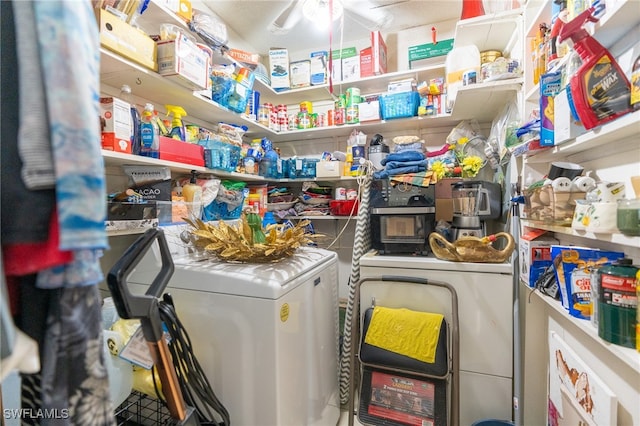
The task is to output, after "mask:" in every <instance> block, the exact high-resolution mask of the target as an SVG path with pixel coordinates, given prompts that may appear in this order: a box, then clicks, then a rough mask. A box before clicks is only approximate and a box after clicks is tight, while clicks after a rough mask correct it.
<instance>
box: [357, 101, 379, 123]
mask: <svg viewBox="0 0 640 426" xmlns="http://www.w3.org/2000/svg"><path fill="white" fill-rule="evenodd" d="M358 118H359V119H360V122H363V121H375V120H380V101H379V100H378V96H366V97H363V98H362V102H360V103H359V104H358Z"/></svg>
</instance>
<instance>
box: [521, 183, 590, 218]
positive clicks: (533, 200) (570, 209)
mask: <svg viewBox="0 0 640 426" xmlns="http://www.w3.org/2000/svg"><path fill="white" fill-rule="evenodd" d="M584 197H585V193H584V192H581V191H580V192H577V191H576V192H556V191H554V190H553V188H552V187H551V186H550V185H547V186H543V187H537V188H533V189H525V191H524V199H525V204H524V210H523V217H524V218H525V219H528V220H533V221H539V222H544V223H545V224H548V225H560V226H571V222H573V213H574V211H575V209H576V200H583V199H584Z"/></svg>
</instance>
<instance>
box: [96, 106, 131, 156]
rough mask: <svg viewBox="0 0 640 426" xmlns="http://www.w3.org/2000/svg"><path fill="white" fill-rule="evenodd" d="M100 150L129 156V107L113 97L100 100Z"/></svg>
mask: <svg viewBox="0 0 640 426" xmlns="http://www.w3.org/2000/svg"><path fill="white" fill-rule="evenodd" d="M100 125H101V126H102V135H101V138H102V140H101V142H102V148H103V149H107V150H110V151H115V152H124V153H127V154H131V107H130V105H129V103H128V102H125V101H123V100H121V99H118V98H114V97H103V98H100Z"/></svg>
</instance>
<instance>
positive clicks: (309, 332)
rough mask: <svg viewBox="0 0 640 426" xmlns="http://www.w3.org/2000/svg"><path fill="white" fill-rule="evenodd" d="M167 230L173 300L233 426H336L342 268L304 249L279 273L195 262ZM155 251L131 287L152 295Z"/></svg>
mask: <svg viewBox="0 0 640 426" xmlns="http://www.w3.org/2000/svg"><path fill="white" fill-rule="evenodd" d="M176 232H179V228H178V229H177V230H173V231H172V230H165V235H166V236H167V240H168V243H169V246H170V250H171V251H172V256H173V260H174V264H175V272H174V274H173V276H172V278H171V280H170V282H169V284H168V286H167V288H166V290H165V293H169V294H171V295H172V296H173V300H174V303H175V306H176V311H177V314H178V317H179V319H180V320H181V322H182V323H183V325H184V327H185V329H186V331H187V333H188V334H189V336H190V337H191V341H192V344H193V346H194V351H195V354H196V357H197V358H198V361H199V362H200V364H201V366H202V368H203V370H204V372H205V374H206V375H207V377H208V379H209V382H210V383H211V386H212V388H213V391H214V393H215V394H216V396H217V397H218V399H219V400H220V401H221V402H222V404H223V405H224V406H225V407H226V408H227V410H228V411H229V415H230V419H231V424H232V425H233V426H268V425H273V426H301V425H317V426H320V425H323V426H324V425H331V426H335V425H336V424H337V422H338V418H339V415H340V410H339V400H338V351H339V348H338V336H339V330H338V327H339V325H338V262H337V255H336V253H334V252H331V251H327V250H322V249H317V248H306V247H305V248H300V249H298V250H297V252H296V253H295V254H294V255H293V256H292V257H291V258H288V259H284V260H282V261H280V262H277V263H271V264H234V263H224V262H219V261H216V260H211V259H210V258H204V259H203V258H202V257H199V256H196V255H192V254H188V253H186V252H187V251H188V250H185V249H184V243H181V242H180V241H179V238H178V237H177V235H178V234H177V233H176ZM154 249H156V250H150V251H149V252H148V253H147V255H146V256H145V258H144V259H143V260H142V261H141V262H140V263H139V264H138V265H137V266H136V268H135V269H134V270H133V272H132V273H131V274H130V276H129V278H128V283H129V288H130V289H131V291H132V292H133V293H136V294H140V293H143V292H144V291H146V289H147V287H148V285H149V283H151V282H152V280H153V278H154V277H155V276H156V274H157V271H158V267H159V265H160V263H161V262H160V258H159V255H158V253H159V252H158V250H157V247H154Z"/></svg>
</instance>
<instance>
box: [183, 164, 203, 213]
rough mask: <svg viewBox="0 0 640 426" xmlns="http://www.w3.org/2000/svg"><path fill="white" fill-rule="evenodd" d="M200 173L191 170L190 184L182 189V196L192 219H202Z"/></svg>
mask: <svg viewBox="0 0 640 426" xmlns="http://www.w3.org/2000/svg"><path fill="white" fill-rule="evenodd" d="M197 176H198V172H197V171H195V170H191V178H190V179H189V183H188V184H186V185H184V186H183V187H182V196H183V197H184V201H186V202H187V203H188V204H187V210H188V211H189V216H190V217H191V219H201V215H202V187H201V186H200V185H198V180H197Z"/></svg>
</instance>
